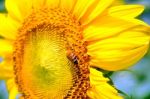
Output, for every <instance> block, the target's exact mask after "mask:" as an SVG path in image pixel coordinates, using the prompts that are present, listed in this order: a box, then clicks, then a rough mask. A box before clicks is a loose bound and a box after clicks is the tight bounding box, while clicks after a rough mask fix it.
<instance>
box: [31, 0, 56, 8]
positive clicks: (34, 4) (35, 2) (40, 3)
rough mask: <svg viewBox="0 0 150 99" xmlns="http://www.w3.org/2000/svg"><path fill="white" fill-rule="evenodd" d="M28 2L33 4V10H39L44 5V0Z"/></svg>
mask: <svg viewBox="0 0 150 99" xmlns="http://www.w3.org/2000/svg"><path fill="white" fill-rule="evenodd" d="M56 1H57V0H56ZM28 2H33V8H34V9H40V8H42V7H43V6H44V4H45V3H46V0H28Z"/></svg>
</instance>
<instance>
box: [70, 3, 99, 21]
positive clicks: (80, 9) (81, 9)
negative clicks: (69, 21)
mask: <svg viewBox="0 0 150 99" xmlns="http://www.w3.org/2000/svg"><path fill="white" fill-rule="evenodd" d="M95 1H96V0H78V1H77V3H76V5H75V8H74V11H73V14H74V15H75V16H76V18H77V19H78V20H79V19H80V18H81V17H82V16H83V15H84V13H85V12H86V11H87V9H88V8H89V6H91V4H93V3H94V2H95Z"/></svg>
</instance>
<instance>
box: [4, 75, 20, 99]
mask: <svg viewBox="0 0 150 99" xmlns="http://www.w3.org/2000/svg"><path fill="white" fill-rule="evenodd" d="M6 85H7V89H8V93H9V96H8V97H9V99H16V96H17V95H18V93H19V92H18V88H17V86H16V84H15V80H14V78H11V79H8V80H6Z"/></svg>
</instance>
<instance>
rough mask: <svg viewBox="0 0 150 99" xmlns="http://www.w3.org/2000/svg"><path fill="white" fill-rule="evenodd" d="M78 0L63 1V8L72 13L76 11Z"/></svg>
mask: <svg viewBox="0 0 150 99" xmlns="http://www.w3.org/2000/svg"><path fill="white" fill-rule="evenodd" d="M76 2H77V0H61V3H60V4H61V5H60V6H61V7H62V8H64V9H66V10H67V11H71V10H73V9H74V6H75V4H76Z"/></svg>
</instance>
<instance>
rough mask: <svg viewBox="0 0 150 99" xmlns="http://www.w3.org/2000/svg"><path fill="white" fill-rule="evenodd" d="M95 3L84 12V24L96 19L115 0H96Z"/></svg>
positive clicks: (82, 21) (82, 20)
mask: <svg viewBox="0 0 150 99" xmlns="http://www.w3.org/2000/svg"><path fill="white" fill-rule="evenodd" d="M96 1H97V2H95V3H96V4H95V3H94V4H92V5H91V7H89V9H88V10H87V12H86V13H84V15H83V17H82V19H81V23H82V24H83V25H85V24H88V23H89V22H91V21H92V20H94V19H95V18H96V17H97V16H100V14H101V13H102V12H103V11H104V10H106V9H107V8H108V7H109V6H110V5H111V4H112V2H113V1H114V0H96Z"/></svg>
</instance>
